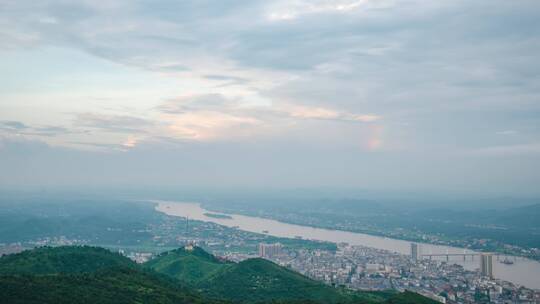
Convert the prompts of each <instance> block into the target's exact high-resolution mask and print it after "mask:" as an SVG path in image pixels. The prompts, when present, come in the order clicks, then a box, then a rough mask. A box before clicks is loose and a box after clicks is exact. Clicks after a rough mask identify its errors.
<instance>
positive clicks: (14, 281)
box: [0, 267, 215, 304]
mask: <svg viewBox="0 0 540 304" xmlns="http://www.w3.org/2000/svg"><path fill="white" fill-rule="evenodd" d="M0 303H10V304H17V303H21V304H22V303H25V304H26V303H36V304H37V303H39V304H43V303H50V304H53V303H54V304H62V303H103V304H108V303H110V304H122V303H159V304H161V303H171V304H172V303H179V304H181V303H215V301H209V300H207V299H204V298H202V297H201V296H199V295H198V294H196V293H195V292H191V291H189V290H186V289H183V288H181V287H180V285H179V284H177V282H172V281H170V280H167V279H165V278H162V277H160V276H158V275H156V274H155V273H151V272H145V271H142V270H138V269H132V268H123V267H121V268H116V267H115V268H111V269H106V270H100V271H97V272H91V273H71V274H47V275H0Z"/></svg>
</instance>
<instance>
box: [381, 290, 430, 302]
mask: <svg viewBox="0 0 540 304" xmlns="http://www.w3.org/2000/svg"><path fill="white" fill-rule="evenodd" d="M386 303H387V304H437V303H439V302H437V301H435V300H432V299H429V298H426V297H424V296H421V295H419V294H417V293H414V292H410V291H405V292H402V293H398V294H396V295H394V296H393V297H391V298H390V299H388V300H387V301H386Z"/></svg>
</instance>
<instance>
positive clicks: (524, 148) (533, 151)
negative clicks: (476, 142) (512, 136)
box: [469, 143, 540, 157]
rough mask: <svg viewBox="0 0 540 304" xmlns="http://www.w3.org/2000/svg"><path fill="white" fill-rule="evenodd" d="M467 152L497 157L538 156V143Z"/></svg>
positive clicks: (539, 144) (493, 147) (539, 151)
mask: <svg viewBox="0 0 540 304" xmlns="http://www.w3.org/2000/svg"><path fill="white" fill-rule="evenodd" d="M469 154H470V155H481V156H498V157H504V156H515V155H517V156H519V155H535V156H540V143H530V144H520V145H505V146H492V147H485V148H478V149H474V150H470V151H469Z"/></svg>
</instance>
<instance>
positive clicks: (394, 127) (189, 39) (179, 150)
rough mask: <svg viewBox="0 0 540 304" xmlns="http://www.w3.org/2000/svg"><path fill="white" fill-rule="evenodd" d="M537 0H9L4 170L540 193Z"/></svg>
mask: <svg viewBox="0 0 540 304" xmlns="http://www.w3.org/2000/svg"><path fill="white" fill-rule="evenodd" d="M539 16H540V2H539V1H534V0H528V1H527V0H526V1H502V0H496V1H464V0H453V1H426V0H410V1H393V0H381V1H370V0H354V1H353V0H336V1H320V0H318V1H304V0H296V1H281V0H274V1H267V0H264V1H233V0H227V1H169V0H158V1H146V0H141V1H127V0H126V1H124V0H117V1H106V2H103V1H86V0H81V1H61V0H44V1H39V3H36V2H35V1H26V0H19V1H9V0H8V1H1V2H0V25H1V26H0V71H1V73H0V168H1V170H0V185H1V188H6V189H10V188H24V187H56V188H62V187H66V188H69V187H74V186H76V187H105V186H107V187H111V186H118V187H122V186H135V187H150V188H152V187H154V188H155V187H157V188H159V187H225V188H226V187H237V188H242V187H245V188H250V187H258V188H265V187H270V188H280V187H288V188H292V187H329V188H361V189H373V190H378V191H381V190H386V189H389V190H393V191H420V192H422V191H426V192H441V193H442V192H470V193H477V194H487V195H501V194H502V195H513V196H529V195H538V194H540V190H539V187H538V182H539V181H540V73H539V71H540V58H539V57H540V56H539V54H540V18H539Z"/></svg>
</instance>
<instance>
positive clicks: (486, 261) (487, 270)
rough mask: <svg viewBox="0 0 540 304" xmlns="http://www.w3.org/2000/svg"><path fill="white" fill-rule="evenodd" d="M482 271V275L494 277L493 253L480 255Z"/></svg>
mask: <svg viewBox="0 0 540 304" xmlns="http://www.w3.org/2000/svg"><path fill="white" fill-rule="evenodd" d="M480 272H481V273H482V276H484V277H488V278H490V279H493V255H491V253H482V254H481V255H480Z"/></svg>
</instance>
